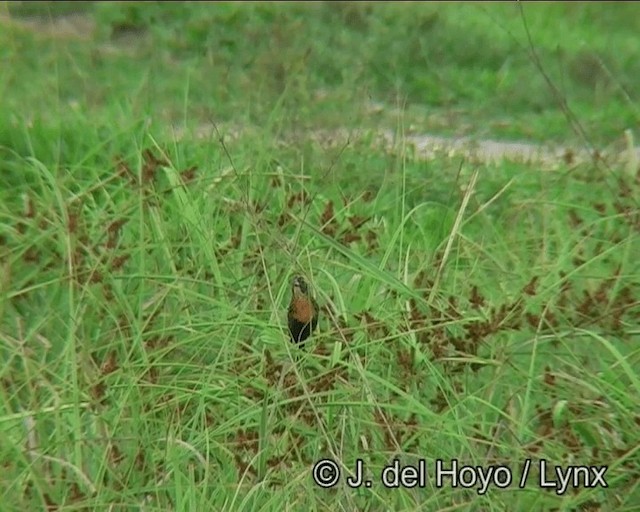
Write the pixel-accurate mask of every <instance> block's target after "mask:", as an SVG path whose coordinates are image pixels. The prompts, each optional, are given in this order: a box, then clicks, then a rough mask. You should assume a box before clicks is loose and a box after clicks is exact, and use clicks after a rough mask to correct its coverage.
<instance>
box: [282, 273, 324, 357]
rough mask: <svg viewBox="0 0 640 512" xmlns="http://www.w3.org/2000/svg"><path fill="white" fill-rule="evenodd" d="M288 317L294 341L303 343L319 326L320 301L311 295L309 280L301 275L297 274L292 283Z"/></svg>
mask: <svg viewBox="0 0 640 512" xmlns="http://www.w3.org/2000/svg"><path fill="white" fill-rule="evenodd" d="M287 318H288V320H289V332H290V333H291V341H292V342H293V343H300V344H302V342H303V341H304V340H306V339H307V338H308V337H309V336H311V333H312V332H313V331H314V330H315V328H316V327H317V326H318V303H317V302H316V301H315V299H314V298H313V297H312V296H311V293H310V291H309V287H308V286H307V282H306V281H305V280H304V279H303V278H302V277H300V276H295V277H294V278H293V281H292V284H291V303H290V304H289V313H288V315H287Z"/></svg>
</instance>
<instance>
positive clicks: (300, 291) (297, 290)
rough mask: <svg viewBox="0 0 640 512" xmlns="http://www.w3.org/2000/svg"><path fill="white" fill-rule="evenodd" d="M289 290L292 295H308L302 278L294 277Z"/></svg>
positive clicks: (307, 288)
mask: <svg viewBox="0 0 640 512" xmlns="http://www.w3.org/2000/svg"><path fill="white" fill-rule="evenodd" d="M291 290H292V291H293V294H294V295H305V296H306V295H307V294H308V293H309V287H308V286H307V282H306V281H305V280H304V278H303V277H302V276H295V277H294V278H293V281H292V283H291Z"/></svg>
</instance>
